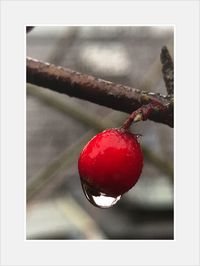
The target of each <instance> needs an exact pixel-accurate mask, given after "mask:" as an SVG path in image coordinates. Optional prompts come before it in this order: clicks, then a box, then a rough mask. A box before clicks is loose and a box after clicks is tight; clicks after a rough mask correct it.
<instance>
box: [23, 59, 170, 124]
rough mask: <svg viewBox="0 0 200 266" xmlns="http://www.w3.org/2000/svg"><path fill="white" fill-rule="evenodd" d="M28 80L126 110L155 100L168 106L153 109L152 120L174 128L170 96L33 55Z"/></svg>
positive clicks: (129, 110) (70, 94)
mask: <svg viewBox="0 0 200 266" xmlns="http://www.w3.org/2000/svg"><path fill="white" fill-rule="evenodd" d="M27 82H29V83H32V84H35V85H38V86H41V87H44V88H48V89H51V90H53V91H56V92H59V93H64V94H67V95H69V96H73V97H78V98H80V99H84V100H87V101H91V102H93V103H97V104H100V105H103V106H107V107H111V108H113V109H115V110H120V111H124V112H127V113H132V112H133V111H134V110H137V109H138V108H139V107H140V106H141V105H144V104H147V103H149V102H151V101H152V100H156V101H159V102H160V103H161V104H163V106H165V108H164V109H163V111H160V110H159V111H158V112H153V113H152V114H151V115H150V117H149V119H151V120H153V121H155V122H159V123H163V124H166V125H169V126H170V127H173V99H172V98H171V97H170V96H164V95H161V94H159V93H149V92H146V91H140V90H138V89H134V88H131V87H128V86H124V85H121V84H115V83H113V82H110V81H105V80H102V79H98V78H95V77H93V76H90V75H86V74H81V73H79V72H75V71H72V70H70V69H67V68H63V67H60V66H55V65H51V64H49V63H44V62H40V61H38V60H34V59H31V58H27Z"/></svg>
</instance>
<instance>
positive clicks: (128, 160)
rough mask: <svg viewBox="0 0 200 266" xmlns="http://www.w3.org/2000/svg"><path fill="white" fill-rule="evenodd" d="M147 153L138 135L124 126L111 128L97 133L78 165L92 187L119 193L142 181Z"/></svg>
mask: <svg viewBox="0 0 200 266" xmlns="http://www.w3.org/2000/svg"><path fill="white" fill-rule="evenodd" d="M142 167H143V154H142V150H141V147H140V144H139V142H138V140H137V137H136V136H135V135H134V134H132V133H130V132H128V131H125V130H123V129H115V128H113V129H108V130H105V131H103V132H101V133H99V134H97V135H96V136H94V137H93V138H92V139H91V140H90V141H89V142H88V143H87V144H86V146H85V147H84V149H83V150H82V152H81V154H80V157H79V161H78V169H79V174H80V178H81V180H82V182H84V183H86V184H87V186H88V187H89V188H90V191H94V193H96V192H97V193H98V192H99V193H102V194H104V195H106V196H110V197H117V196H119V195H122V194H124V193H125V192H127V191H128V190H129V189H131V188H132V187H133V186H134V185H135V184H136V182H137V181H138V179H139V177H140V174H141V172H142Z"/></svg>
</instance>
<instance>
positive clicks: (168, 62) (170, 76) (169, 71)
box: [160, 46, 174, 94]
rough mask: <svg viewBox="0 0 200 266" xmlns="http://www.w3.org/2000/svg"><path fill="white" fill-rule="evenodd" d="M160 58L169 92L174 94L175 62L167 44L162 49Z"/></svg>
mask: <svg viewBox="0 0 200 266" xmlns="http://www.w3.org/2000/svg"><path fill="white" fill-rule="evenodd" d="M160 60H161V63H162V65H163V66H162V73H163V79H164V81H165V86H166V88H167V93H168V94H174V63H173V60H172V58H171V56H170V53H169V51H168V49H167V47H166V46H164V47H163V48H162V50H161V54H160Z"/></svg>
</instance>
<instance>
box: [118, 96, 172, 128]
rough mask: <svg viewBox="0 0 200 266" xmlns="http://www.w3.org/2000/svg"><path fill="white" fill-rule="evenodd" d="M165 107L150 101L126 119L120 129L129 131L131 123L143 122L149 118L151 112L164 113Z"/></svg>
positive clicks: (157, 102)
mask: <svg viewBox="0 0 200 266" xmlns="http://www.w3.org/2000/svg"><path fill="white" fill-rule="evenodd" d="M166 108H167V107H166V106H165V105H163V104H162V103H161V102H159V101H155V100H152V101H151V102H150V103H148V104H146V105H142V106H141V107H139V108H138V109H137V110H136V111H134V112H133V113H132V114H131V115H130V116H129V117H128V119H127V120H126V121H125V122H124V124H123V126H122V128H123V129H124V130H129V128H130V126H131V124H132V123H133V122H138V121H145V120H147V119H148V118H149V116H150V115H151V113H152V112H158V111H164V110H166Z"/></svg>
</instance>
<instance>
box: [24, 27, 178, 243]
mask: <svg viewBox="0 0 200 266" xmlns="http://www.w3.org/2000/svg"><path fill="white" fill-rule="evenodd" d="M173 41H174V40H173V27H160V26H159V27H141V26H137V27H113V26H112V27H108V26H107V27H97V26H95V27H88V26H87V27H86V26H84V27H57V26H51V27H50V26H49V27H43V26H42V27H36V28H34V29H33V30H32V31H31V32H30V33H29V34H27V56H30V57H33V58H35V59H38V60H42V61H47V62H49V63H53V64H55V65H61V66H63V67H67V68H70V69H73V70H76V71H79V72H83V73H86V74H92V75H94V76H96V77H98V78H103V79H106V80H110V81H113V82H116V83H121V84H124V85H129V86H131V87H134V88H138V89H144V90H147V91H152V92H160V93H162V94H166V88H165V85H164V82H163V79H162V73H161V63H160V51H161V48H162V46H164V45H166V46H167V47H168V49H169V51H170V53H171V55H172V57H173ZM26 117H27V182H26V185H27V217H26V218H27V219H26V233H27V239H97V240H98V239H173V237H174V232H173V231H174V230H173V225H174V224H173V190H174V187H173V149H174V146H173V129H172V128H170V127H169V126H167V125H163V124H159V123H155V122H151V121H145V122H140V123H137V124H135V125H134V128H133V126H132V130H133V132H134V133H139V134H142V137H141V138H140V143H141V145H142V147H143V151H144V158H145V161H144V168H143V172H142V175H141V177H140V179H139V181H138V183H137V184H136V185H135V187H133V188H132V189H131V190H130V191H129V192H128V193H126V194H125V195H124V196H123V197H122V198H121V200H120V201H119V202H118V203H117V204H116V205H115V206H113V207H112V208H109V209H100V208H96V207H94V206H93V205H91V203H89V201H88V200H87V199H86V198H85V196H84V193H83V191H82V187H81V183H80V179H79V174H78V170H77V160H78V157H79V153H80V151H81V149H82V148H83V147H84V145H85V144H86V143H87V141H88V140H89V139H90V138H91V137H93V136H94V135H95V134H96V133H97V132H99V131H102V130H104V129H106V128H110V127H117V126H120V125H121V123H122V122H123V121H124V120H125V119H126V118H127V117H128V114H126V113H123V112H119V111H115V110H112V109H110V108H106V107H103V106H100V105H97V104H93V103H90V102H87V101H83V100H80V99H77V98H71V97H69V96H67V95H62V94H59V93H56V92H52V91H50V90H47V89H41V88H40V87H37V86H33V85H31V84H27V102H26Z"/></svg>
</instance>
